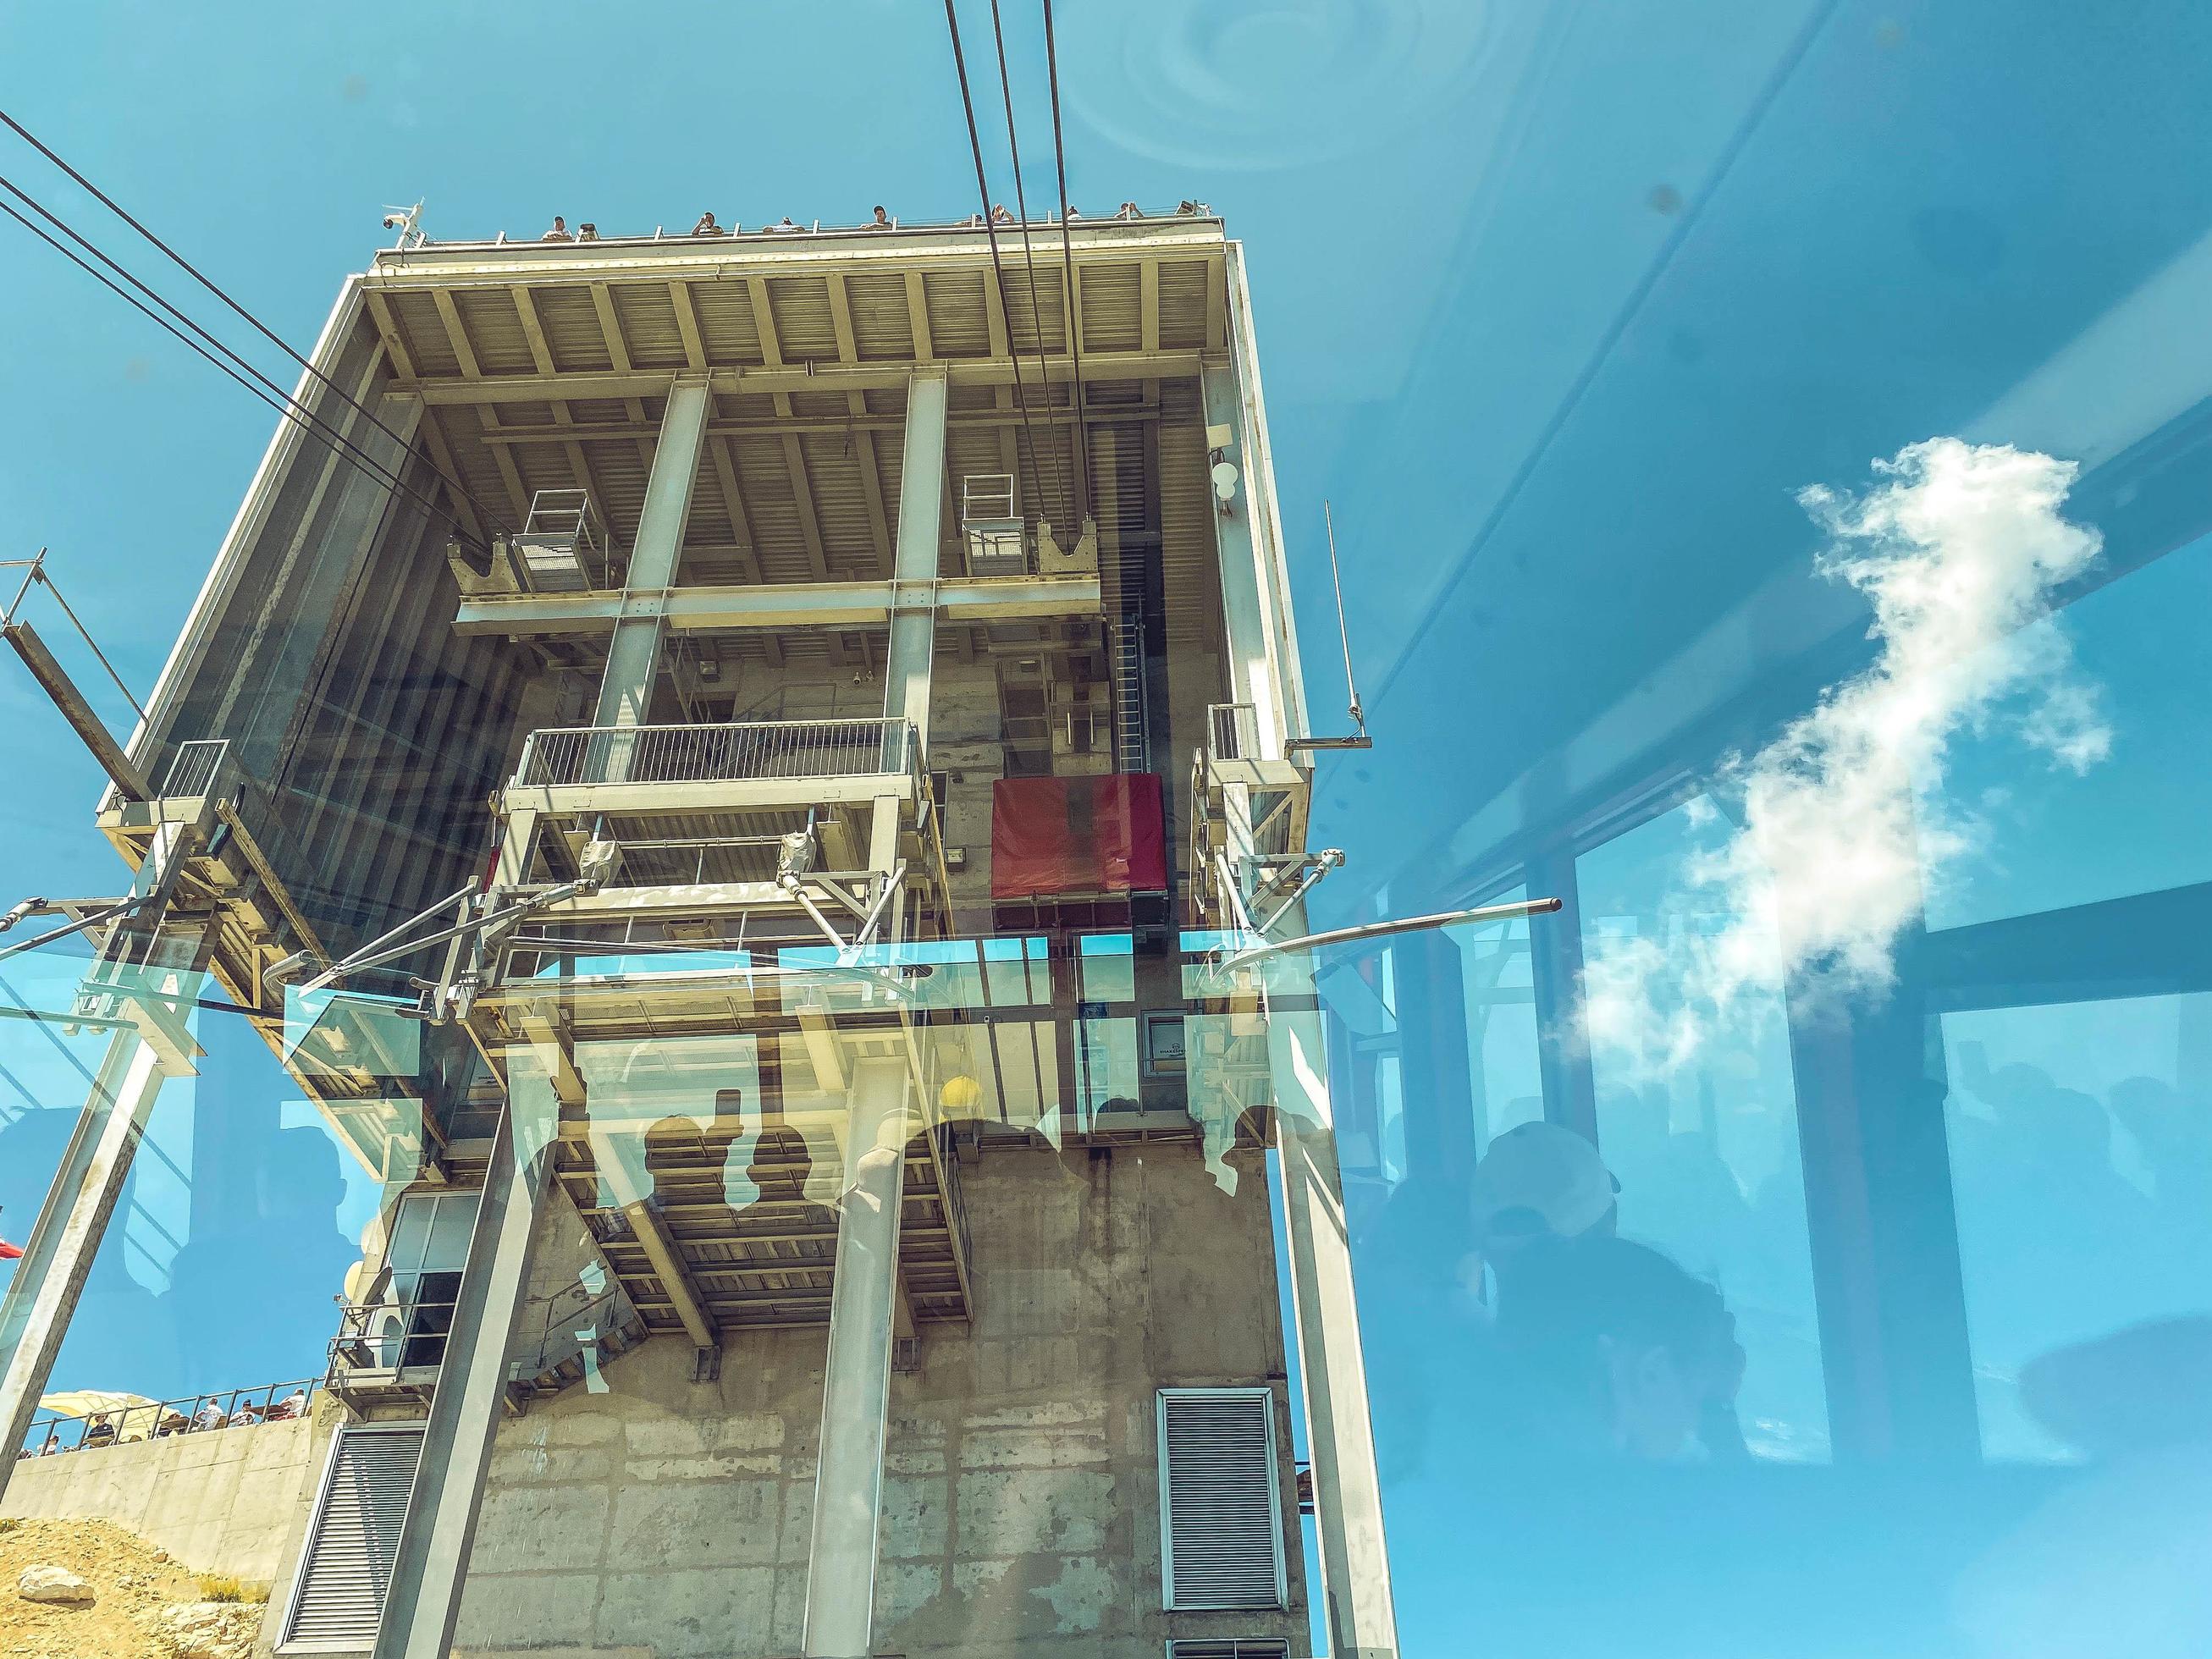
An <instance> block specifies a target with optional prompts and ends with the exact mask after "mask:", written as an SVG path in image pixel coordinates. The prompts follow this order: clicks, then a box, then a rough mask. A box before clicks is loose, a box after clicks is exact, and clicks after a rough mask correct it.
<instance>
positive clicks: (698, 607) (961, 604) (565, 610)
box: [453, 492, 1099, 639]
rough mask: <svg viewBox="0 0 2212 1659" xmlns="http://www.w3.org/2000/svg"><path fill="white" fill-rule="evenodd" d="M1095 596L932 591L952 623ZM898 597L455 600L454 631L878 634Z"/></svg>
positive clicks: (833, 593) (1063, 608)
mask: <svg viewBox="0 0 2212 1659" xmlns="http://www.w3.org/2000/svg"><path fill="white" fill-rule="evenodd" d="M939 493H940V495H941V494H942V492H939ZM1098 594H1099V589H1098V578H1097V577H1096V576H956V577H947V578H945V579H944V580H941V581H940V582H939V584H938V590H937V609H938V613H939V614H938V620H939V622H941V623H947V624H957V623H994V622H1020V621H1033V620H1039V619H1043V618H1048V617H1095V616H1097V614H1098V609H1099V597H1098ZM896 595H897V588H896V585H895V584H893V583H891V582H775V583H763V584H757V585H748V586H711V587H709V586H700V587H679V588H678V589H676V590H675V591H674V592H670V593H666V594H664V595H660V596H658V597H647V596H644V595H633V594H629V593H617V592H591V593H516V594H499V595H485V596H482V597H478V598H475V599H464V600H462V601H461V608H460V612H459V615H458V616H457V617H456V618H455V619H454V623H453V631H454V632H455V633H458V634H504V635H509V636H510V637H519V638H529V639H539V638H549V637H551V636H553V635H568V634H604V633H607V632H609V631H610V630H612V629H617V628H619V627H620V626H621V625H622V624H623V623H624V622H627V621H631V620H638V619H645V618H649V617H653V616H655V615H658V616H659V617H660V618H661V619H662V620H663V622H664V623H665V625H666V626H667V628H668V629H669V630H670V631H671V633H678V634H682V633H726V632H732V631H736V630H738V629H775V630H777V631H779V632H781V631H784V630H787V629H798V628H880V627H882V626H884V624H885V623H889V622H890V620H891V617H892V614H893V610H894V605H895V600H896Z"/></svg>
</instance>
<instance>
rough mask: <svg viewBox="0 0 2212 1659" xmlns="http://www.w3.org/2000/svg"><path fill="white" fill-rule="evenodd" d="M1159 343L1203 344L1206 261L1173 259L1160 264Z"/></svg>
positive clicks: (1165, 344) (1172, 344)
mask: <svg viewBox="0 0 2212 1659" xmlns="http://www.w3.org/2000/svg"><path fill="white" fill-rule="evenodd" d="M1160 343H1161V344H1162V345H1163V346H1168V347H1182V348H1185V349H1192V350H1195V349H1199V348H1200V347H1202V346H1204V345H1205V344H1206V262H1205V261H1204V260H1203V259H1177V260H1174V261H1172V262H1171V263H1170V264H1164V265H1162V266H1161V267H1160Z"/></svg>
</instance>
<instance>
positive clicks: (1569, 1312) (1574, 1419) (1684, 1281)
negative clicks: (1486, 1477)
mask: <svg viewBox="0 0 2212 1659" xmlns="http://www.w3.org/2000/svg"><path fill="white" fill-rule="evenodd" d="M1496 1344H1497V1357H1498V1364H1497V1365H1496V1366H1495V1367H1494V1369H1493V1370H1492V1372H1491V1374H1490V1375H1489V1376H1487V1377H1486V1378H1480V1379H1476V1380H1475V1382H1474V1388H1475V1392H1476V1395H1477V1403H1478V1405H1479V1406H1481V1405H1486V1407H1487V1410H1486V1412H1485V1413H1483V1414H1485V1415H1487V1416H1488V1417H1489V1418H1490V1419H1491V1427H1490V1431H1489V1432H1490V1436H1491V1437H1492V1439H1493V1441H1494V1442H1495V1443H1497V1444H1498V1445H1499V1446H1501V1447H1503V1448H1508V1449H1511V1451H1512V1452H1513V1453H1514V1454H1515V1455H1520V1456H1523V1457H1530V1458H1534V1459H1538V1460H1542V1459H1546V1458H1568V1459H1582V1458H1590V1457H1598V1458H1610V1457H1617V1458H1626V1459H1632V1460H1635V1461H1638V1462H1679V1461H1684V1460H1687V1459H1692V1458H1696V1457H1700V1456H1703V1457H1715V1458H1722V1457H1735V1456H1741V1455H1742V1451H1743V1447H1742V1440H1741V1436H1740V1435H1739V1434H1736V1433H1735V1431H1734V1423H1735V1413H1734V1402H1735V1395H1736V1391H1737V1389H1739V1388H1740V1387H1741V1383H1742V1381H1743V1358H1744V1356H1743V1349H1742V1347H1741V1345H1740V1344H1738V1342H1737V1341H1736V1340H1735V1321H1734V1319H1733V1318H1731V1317H1730V1316H1729V1312H1728V1310H1727V1307H1726V1305H1725V1304H1723V1301H1722V1299H1721V1294H1720V1292H1719V1291H1717V1290H1716V1289H1714V1288H1713V1286H1712V1285H1709V1284H1707V1283H1706V1282H1705V1281H1704V1280H1703V1279H1697V1278H1694V1277H1692V1275H1691V1274H1690V1273H1687V1272H1686V1271H1685V1270H1684V1269H1683V1268H1682V1267H1680V1264H1678V1263H1677V1262H1675V1261H1674V1260H1673V1258H1671V1257H1669V1256H1668V1255H1663V1254H1662V1253H1661V1252H1660V1251H1658V1250H1655V1249H1652V1248H1651V1247H1650V1246H1649V1245H1647V1244H1639V1243H1636V1242H1635V1241H1634V1240H1632V1239H1626V1238H1620V1237H1615V1236H1613V1235H1612V1234H1609V1233H1603V1232H1589V1233H1585V1234H1583V1235H1582V1236H1581V1237H1574V1238H1546V1239H1542V1240H1540V1241H1538V1242H1536V1243H1531V1244H1529V1245H1528V1247H1526V1248H1525V1249H1523V1250H1522V1251H1521V1252H1520V1253H1519V1255H1517V1257H1516V1260H1515V1261H1514V1266H1513V1267H1512V1270H1511V1272H1510V1273H1509V1274H1508V1275H1506V1276H1505V1277H1504V1278H1503V1279H1501V1280H1500V1290H1499V1296H1498V1318H1497V1325H1496ZM1484 1394H1487V1395H1488V1399H1487V1401H1483V1400H1482V1399H1481V1396H1482V1395H1484Z"/></svg>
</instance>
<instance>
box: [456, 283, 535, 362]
mask: <svg viewBox="0 0 2212 1659" xmlns="http://www.w3.org/2000/svg"><path fill="white" fill-rule="evenodd" d="M453 304H454V306H455V307H457V308H458V309H459V312H460V313H461V323H462V325H463V326H464V327H465V328H466V329H467V330H468V333H469V343H470V345H471V348H472V349H474V350H475V352H476V354H477V366H478V367H479V368H482V369H483V372H484V373H485V374H528V373H531V372H532V371H534V370H535V369H536V368H537V367H538V364H537V362H536V360H535V359H534V358H532V356H531V355H530V342H529V341H528V340H527V339H526V338H525V337H523V332H522V315H521V313H520V312H518V311H516V310H515V308H514V301H513V299H511V298H510V297H509V296H508V295H507V293H506V292H505V291H504V290H503V289H476V288H463V289H454V290H453Z"/></svg>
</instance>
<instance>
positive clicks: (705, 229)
mask: <svg viewBox="0 0 2212 1659" xmlns="http://www.w3.org/2000/svg"><path fill="white" fill-rule="evenodd" d="M1210 213H1212V209H1211V208H1209V207H1207V206H1206V204H1205V203H1203V202H1196V201H1189V200H1185V201H1182V202H1181V203H1178V204H1176V210H1175V214H1174V217H1176V218H1178V219H1188V218H1196V217H1200V216H1204V215H1207V214H1210ZM1066 216H1067V219H1068V221H1069V222H1071V223H1073V222H1075V221H1077V220H1079V219H1081V218H1082V217H1083V214H1082V211H1081V210H1079V209H1078V208H1075V207H1073V206H1071V207H1070V208H1069V209H1068V210H1067V214H1066ZM1113 216H1114V218H1115V219H1116V220H1119V221H1123V222H1127V221H1130V220H1134V219H1142V218H1144V217H1145V216H1146V214H1145V210H1143V209H1142V208H1140V207H1139V206H1138V205H1137V204H1135V203H1134V202H1124V203H1122V204H1121V206H1120V207H1119V208H1117V209H1116V210H1115V212H1114V215H1113ZM1022 222H1023V221H1021V220H1018V219H1017V218H1016V216H1014V214H1013V213H1012V210H1009V209H1008V208H1007V207H1006V204H1005V203H1003V202H994V203H993V204H991V212H990V217H989V218H988V220H986V219H985V217H984V216H983V215H981V214H980V213H971V214H969V216H967V217H966V218H965V219H961V220H957V221H955V222H954V223H955V225H956V226H957V227H958V228H964V229H969V230H981V229H982V228H984V227H985V226H986V224H989V225H993V226H997V225H1012V224H1018V223H1022ZM1029 222H1030V223H1036V222H1038V221H1029ZM1042 222H1043V223H1047V224H1049V223H1050V222H1051V219H1050V217H1049V216H1047V217H1046V218H1045V219H1044V220H1042ZM821 228H822V227H821V224H820V223H819V222H816V223H813V224H808V225H802V224H800V223H799V222H796V221H795V220H793V218H792V216H790V215H789V214H786V215H784V216H783V217H782V218H781V219H779V220H777V221H776V222H775V223H773V224H767V225H762V226H760V227H758V228H757V230H756V232H755V233H754V234H760V235H768V236H799V235H805V234H811V233H813V232H817V231H819V230H820V229H821ZM832 228H843V227H832ZM859 228H860V229H862V230H896V229H898V228H899V222H898V221H897V220H896V219H894V218H893V217H891V216H890V210H888V209H886V208H884V207H883V206H882V205H880V204H878V206H876V207H874V208H872V209H871V210H870V211H869V216H868V217H867V218H866V219H864V220H862V221H861V222H860V227H859ZM690 234H692V235H694V236H737V235H742V234H745V233H744V227H743V226H742V225H740V224H739V223H738V222H737V221H736V220H734V219H732V221H730V222H729V223H727V224H724V223H723V222H721V221H720V220H719V219H717V218H716V217H715V216H714V212H713V210H711V209H710V210H708V211H707V212H705V213H702V214H701V215H700V216H699V220H698V222H697V223H696V224H695V225H693V226H692V227H691V230H690ZM538 240H540V241H541V242H596V241H598V240H599V226H598V225H597V224H595V223H593V222H591V221H590V220H585V221H583V222H580V223H579V224H578V225H577V226H576V227H575V228H574V229H573V230H572V229H570V228H569V227H568V216H566V215H565V214H559V213H556V214H555V215H554V216H553V223H552V226H551V227H550V228H549V229H548V230H547V231H546V232H545V234H544V235H543V236H540V237H539V238H538Z"/></svg>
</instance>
